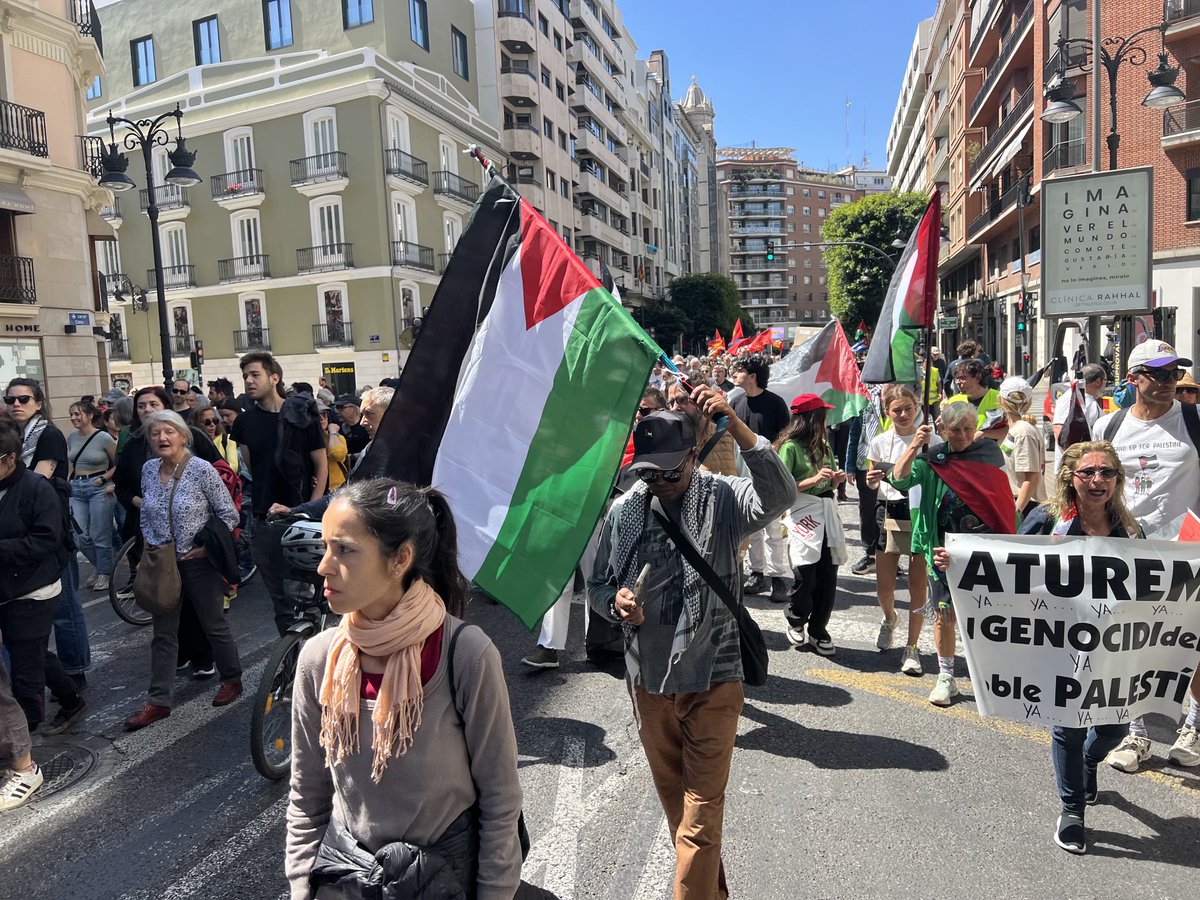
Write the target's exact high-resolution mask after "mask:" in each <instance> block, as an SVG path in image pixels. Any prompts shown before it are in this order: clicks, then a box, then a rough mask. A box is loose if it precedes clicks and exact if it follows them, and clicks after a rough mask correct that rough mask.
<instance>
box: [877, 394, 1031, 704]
mask: <svg viewBox="0 0 1200 900" xmlns="http://www.w3.org/2000/svg"><path fill="white" fill-rule="evenodd" d="M941 425H942V437H943V438H944V439H945V441H946V443H945V444H943V445H941V446H938V447H936V448H933V449H931V450H930V451H929V453H928V454H927V455H926V456H924V457H922V458H920V459H918V458H917V454H918V453H919V452H920V451H921V448H922V447H923V446H925V445H926V444H927V443H929V439H930V437H931V436H932V435H933V428H932V427H930V426H929V425H922V426H921V427H920V428H918V429H917V432H916V434H915V435H914V436H913V439H912V442H911V443H910V444H909V445H908V447H907V448H906V449H905V450H904V452H903V453H902V454H901V456H900V459H899V460H898V461H897V462H896V467H895V468H894V469H893V470H892V474H891V475H890V476H889V478H888V481H889V482H890V483H891V485H892V487H894V488H896V489H897V490H899V491H909V490H911V489H912V488H918V487H919V488H920V502H919V503H918V504H917V505H916V506H914V507H912V509H911V515H912V545H911V546H912V551H913V552H914V553H920V554H923V555H924V556H925V558H926V559H927V560H928V561H929V563H930V564H931V565H930V568H929V573H930V574H929V606H930V607H932V610H933V614H934V617H935V618H934V622H933V637H934V643H935V644H936V645H937V654H938V679H937V684H935V685H934V686H933V690H932V691H931V692H930V694H929V702H930V703H932V704H933V705H934V706H949V705H950V704H951V703H953V702H954V698H955V697H957V696H958V693H959V691H958V684H957V683H956V682H955V681H954V644H955V639H956V633H955V618H954V604H953V602H952V601H951V599H950V586H949V584H948V583H947V581H946V575H945V572H944V571H942V570H940V569H937V568H935V567H934V566H933V563H934V561H935V555H937V551H939V550H942V544H943V543H944V542H945V538H946V535H947V534H963V533H971V534H1012V533H1013V530H1014V529H1015V527H1016V518H1017V516H1016V507H1015V506H1013V496H1012V491H1011V490H1010V489H1009V485H1008V476H1007V475H1005V474H1004V454H1003V453H1001V452H1000V447H999V445H997V444H996V442H995V441H993V440H989V439H987V438H985V437H979V438H976V436H975V435H976V428H977V425H978V414H977V413H976V411H975V407H974V406H972V405H971V404H970V403H967V402H965V401H959V400H956V401H951V402H950V403H947V404H946V405H945V406H944V407H943V408H942V418H941ZM943 552H944V551H943Z"/></svg>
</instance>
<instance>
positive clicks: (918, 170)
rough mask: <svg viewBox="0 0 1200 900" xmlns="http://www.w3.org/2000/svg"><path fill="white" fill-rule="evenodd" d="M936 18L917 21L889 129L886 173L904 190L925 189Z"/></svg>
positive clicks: (904, 191) (897, 188)
mask: <svg viewBox="0 0 1200 900" xmlns="http://www.w3.org/2000/svg"><path fill="white" fill-rule="evenodd" d="M932 26H933V19H932V18H930V19H924V20H922V21H921V22H919V23H918V24H917V30H916V34H914V35H913V45H912V49H911V50H910V51H909V53H908V61H907V63H906V64H905V66H904V76H903V78H902V79H901V82H900V96H899V98H898V99H897V100H896V111H895V113H893V115H892V125H891V128H890V129H889V130H888V140H887V173H888V176H889V177H890V178H891V179H892V184H893V185H894V186H895V188H896V190H898V191H900V192H901V193H907V192H909V191H919V190H923V189H924V176H925V117H924V115H922V113H923V112H924V105H925V87H926V83H927V78H926V73H925V64H926V62H927V60H928V58H929V32H930V30H931V28H932Z"/></svg>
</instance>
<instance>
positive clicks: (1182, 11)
mask: <svg viewBox="0 0 1200 900" xmlns="http://www.w3.org/2000/svg"><path fill="white" fill-rule="evenodd" d="M1164 12H1165V18H1166V20H1167V22H1168V23H1170V24H1169V25H1168V26H1167V31H1166V34H1165V35H1164V37H1165V39H1166V40H1168V41H1177V40H1182V39H1183V38H1189V37H1193V36H1195V35H1196V34H1197V33H1200V0H1166V4H1165V9H1164Z"/></svg>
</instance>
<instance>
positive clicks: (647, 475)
mask: <svg viewBox="0 0 1200 900" xmlns="http://www.w3.org/2000/svg"><path fill="white" fill-rule="evenodd" d="M686 465H687V460H686V459H685V460H684V461H683V462H681V463H680V464H679V466H678V468H675V469H668V470H667V471H665V472H663V471H660V470H658V469H643V470H642V471H641V472H638V478H640V479H641V480H642V481H644V482H645V483H646V484H654V482H655V481H656V480H657V479H658V478H660V477H661V478H662V480H663V481H665V482H666V483H667V484H678V483H679V479H681V478H682V477H683V467H684V466H686Z"/></svg>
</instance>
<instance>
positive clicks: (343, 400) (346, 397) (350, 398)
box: [333, 394, 358, 409]
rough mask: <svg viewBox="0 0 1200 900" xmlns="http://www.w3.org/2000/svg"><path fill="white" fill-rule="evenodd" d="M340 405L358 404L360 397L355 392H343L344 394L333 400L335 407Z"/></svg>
mask: <svg viewBox="0 0 1200 900" xmlns="http://www.w3.org/2000/svg"><path fill="white" fill-rule="evenodd" d="M339 406H358V398H357V397H355V396H354V395H353V394H342V396H340V397H338V398H337V399H336V400H334V401H333V408H334V409H337V408H338V407H339Z"/></svg>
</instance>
